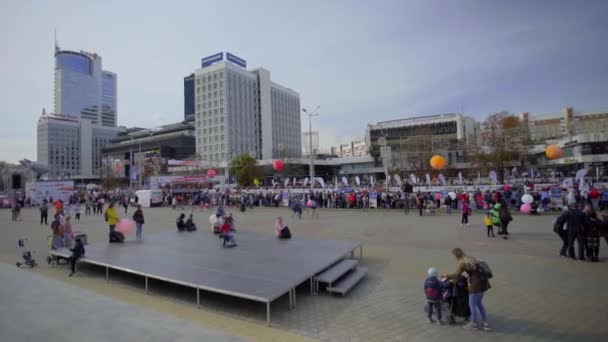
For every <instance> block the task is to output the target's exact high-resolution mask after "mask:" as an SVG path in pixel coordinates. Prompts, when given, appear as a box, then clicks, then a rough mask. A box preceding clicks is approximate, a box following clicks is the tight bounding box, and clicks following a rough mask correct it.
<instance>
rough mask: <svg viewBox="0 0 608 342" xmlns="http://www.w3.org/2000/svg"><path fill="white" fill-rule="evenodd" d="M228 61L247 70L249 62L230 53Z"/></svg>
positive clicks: (227, 55) (228, 53)
mask: <svg viewBox="0 0 608 342" xmlns="http://www.w3.org/2000/svg"><path fill="white" fill-rule="evenodd" d="M226 59H227V60H228V61H230V62H232V63H234V64H236V65H238V66H240V67H242V68H247V61H246V60H244V59H242V58H239V57H237V56H235V55H233V54H231V53H230V52H226Z"/></svg>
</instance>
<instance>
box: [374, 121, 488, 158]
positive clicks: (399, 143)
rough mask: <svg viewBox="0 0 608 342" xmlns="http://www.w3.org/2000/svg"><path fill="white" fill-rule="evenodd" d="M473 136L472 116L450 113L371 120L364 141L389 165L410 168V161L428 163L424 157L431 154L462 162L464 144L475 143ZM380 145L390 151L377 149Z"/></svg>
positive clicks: (474, 136) (474, 131) (473, 124)
mask: <svg viewBox="0 0 608 342" xmlns="http://www.w3.org/2000/svg"><path fill="white" fill-rule="evenodd" d="M381 138H384V139H381ZM475 139H476V125H475V120H474V119H473V118H470V117H467V116H465V115H462V114H458V113H450V114H439V115H430V116H420V117H410V118H405V119H398V120H390V121H384V122H378V123H377V124H373V125H372V124H370V125H368V126H367V132H366V139H365V140H366V141H365V143H366V145H367V146H368V148H369V151H370V153H371V154H372V155H373V156H374V157H376V158H378V159H383V160H384V162H385V163H389V165H388V166H387V167H388V168H389V169H391V168H399V169H402V170H409V169H411V168H412V167H415V165H413V164H419V165H420V166H422V165H425V166H426V165H428V158H427V157H428V156H429V155H432V154H441V155H443V156H444V157H445V158H446V159H447V160H448V164H449V165H454V164H457V163H463V162H464V146H465V145H470V144H474V143H475ZM383 140H384V141H383ZM383 146H386V150H385V151H390V152H388V153H387V155H382V153H381V151H380V150H381V148H382V147H383Z"/></svg>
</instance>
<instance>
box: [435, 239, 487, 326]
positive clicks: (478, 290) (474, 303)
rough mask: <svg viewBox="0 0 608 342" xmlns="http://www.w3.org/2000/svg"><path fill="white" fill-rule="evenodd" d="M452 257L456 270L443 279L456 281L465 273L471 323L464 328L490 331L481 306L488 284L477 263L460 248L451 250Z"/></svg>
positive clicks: (484, 310)
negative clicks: (455, 263) (456, 264)
mask: <svg viewBox="0 0 608 342" xmlns="http://www.w3.org/2000/svg"><path fill="white" fill-rule="evenodd" d="M452 255H454V257H455V258H456V260H457V261H458V269H457V270H456V272H454V273H451V274H445V275H444V277H446V278H448V279H451V280H456V278H458V276H460V275H462V274H463V273H466V275H467V277H468V283H469V286H468V290H469V308H470V309H471V321H470V323H468V324H466V325H465V326H464V328H465V329H467V330H477V329H482V330H485V331H491V330H492V329H491V328H490V326H489V324H488V315H487V312H486V308H485V306H484V305H483V297H484V294H485V293H486V291H487V290H488V289H490V282H489V281H488V279H486V278H485V277H483V276H482V274H481V273H480V271H479V266H478V262H477V260H476V259H475V258H473V257H472V256H469V255H466V254H465V253H464V251H463V250H462V249H460V248H454V249H453V250H452ZM478 312H479V315H478ZM479 316H481V320H479Z"/></svg>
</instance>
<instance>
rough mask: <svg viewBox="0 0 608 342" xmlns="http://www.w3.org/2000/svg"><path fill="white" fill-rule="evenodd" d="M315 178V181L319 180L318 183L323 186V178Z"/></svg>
mask: <svg viewBox="0 0 608 342" xmlns="http://www.w3.org/2000/svg"><path fill="white" fill-rule="evenodd" d="M315 179H316V180H317V182H319V184H321V187H322V188H325V181H324V180H323V178H321V177H317V178H315Z"/></svg>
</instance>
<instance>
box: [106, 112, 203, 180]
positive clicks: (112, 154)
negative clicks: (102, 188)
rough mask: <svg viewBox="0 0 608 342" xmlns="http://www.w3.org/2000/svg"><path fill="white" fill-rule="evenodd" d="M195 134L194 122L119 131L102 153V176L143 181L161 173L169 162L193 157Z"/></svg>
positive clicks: (164, 171)
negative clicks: (149, 128)
mask: <svg viewBox="0 0 608 342" xmlns="http://www.w3.org/2000/svg"><path fill="white" fill-rule="evenodd" d="M194 132H195V129H194V123H193V122H179V123H175V124H170V125H165V126H162V127H160V128H158V129H155V130H148V129H143V128H131V129H128V130H125V131H123V132H120V133H119V134H118V136H116V137H114V138H113V139H112V140H111V141H110V144H108V145H106V146H105V147H104V148H103V150H102V153H103V156H102V158H101V160H102V165H103V166H102V175H103V176H104V177H116V178H127V179H129V177H130V179H131V180H133V181H145V180H146V179H148V178H149V177H150V176H158V175H161V174H164V173H166V171H167V169H166V167H167V161H168V160H171V159H178V160H181V159H189V158H192V157H194V155H195V151H196V149H195V138H194Z"/></svg>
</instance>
